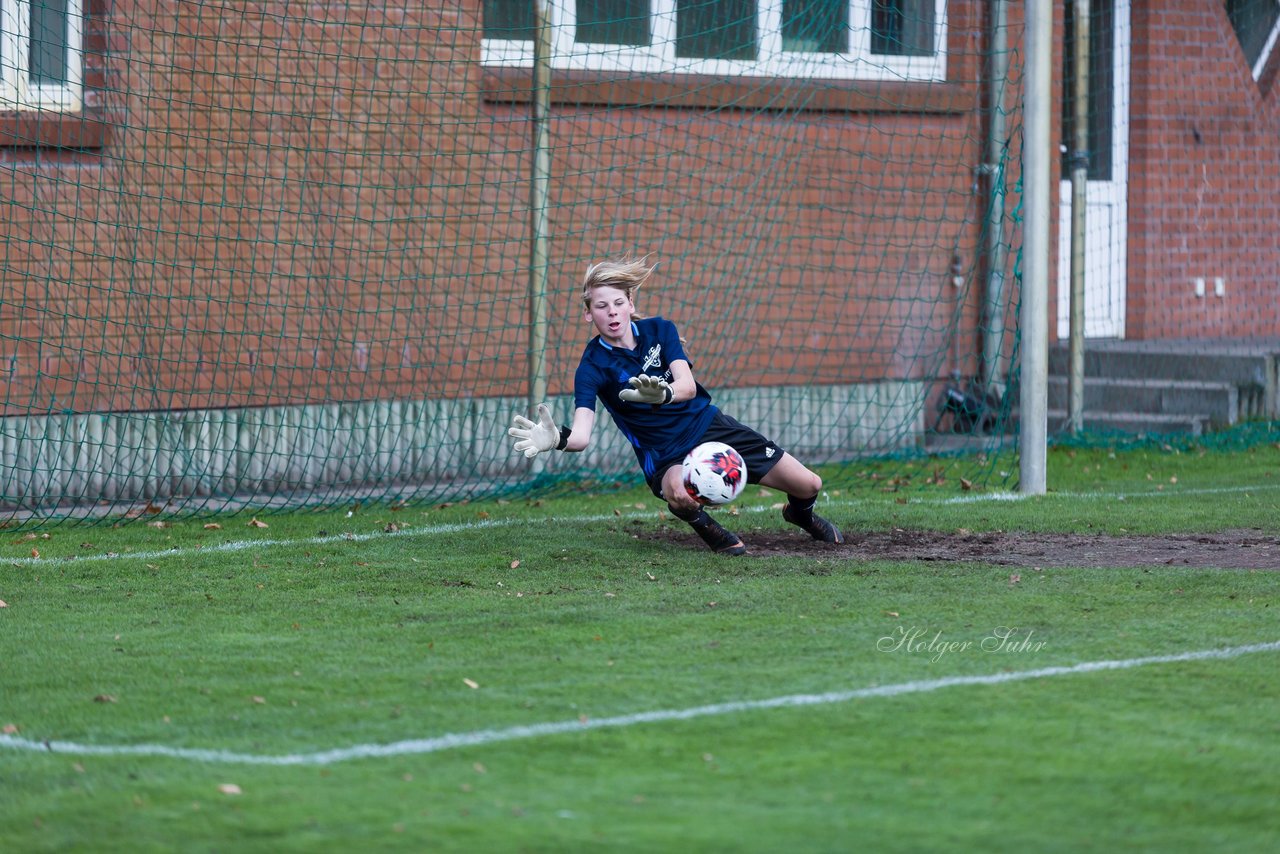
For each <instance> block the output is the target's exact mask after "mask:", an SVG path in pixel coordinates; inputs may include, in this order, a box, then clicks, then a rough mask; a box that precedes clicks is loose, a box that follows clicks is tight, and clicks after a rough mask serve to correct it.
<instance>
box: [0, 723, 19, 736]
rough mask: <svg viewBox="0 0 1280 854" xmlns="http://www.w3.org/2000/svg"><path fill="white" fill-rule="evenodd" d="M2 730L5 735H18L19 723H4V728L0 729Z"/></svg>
mask: <svg viewBox="0 0 1280 854" xmlns="http://www.w3.org/2000/svg"><path fill="white" fill-rule="evenodd" d="M0 732H3V733H4V734H5V735H17V734H18V725H17V724H5V725H4V729H2V730H0Z"/></svg>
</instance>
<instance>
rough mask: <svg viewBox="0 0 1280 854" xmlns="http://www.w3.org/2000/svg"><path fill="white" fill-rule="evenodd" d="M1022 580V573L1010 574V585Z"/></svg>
mask: <svg viewBox="0 0 1280 854" xmlns="http://www.w3.org/2000/svg"><path fill="white" fill-rule="evenodd" d="M1021 580H1022V576H1021V575H1017V574H1014V575H1011V576H1009V585H1010V586H1012V585H1014V584H1017V583H1018V582H1019V581H1021Z"/></svg>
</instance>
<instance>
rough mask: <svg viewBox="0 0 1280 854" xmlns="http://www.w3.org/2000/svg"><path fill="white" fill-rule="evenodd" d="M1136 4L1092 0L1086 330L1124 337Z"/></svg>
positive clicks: (1067, 175) (1065, 269)
mask: <svg viewBox="0 0 1280 854" xmlns="http://www.w3.org/2000/svg"><path fill="white" fill-rule="evenodd" d="M1129 3H1130V0H1090V3H1089V6H1090V14H1089V23H1090V27H1089V87H1088V88H1089V93H1088V94H1089V152H1088V157H1089V168H1088V175H1089V180H1088V191H1087V197H1086V198H1087V207H1086V213H1085V222H1086V224H1085V235H1084V241H1085V276H1084V292H1085V297H1084V335H1085V337H1086V338H1123V337H1124V304H1125V268H1126V259H1127V244H1128V220H1129V216H1128V206H1127V193H1128V172H1129ZM1065 5H1066V10H1067V24H1066V31H1065V32H1066V43H1067V47H1066V49H1065V50H1064V51H1063V53H1064V55H1065V56H1064V63H1063V64H1064V67H1065V70H1066V72H1067V73H1066V74H1064V77H1063V81H1064V87H1063V88H1064V97H1063V112H1064V121H1063V137H1062V142H1063V143H1064V144H1065V145H1066V146H1069V145H1070V144H1071V136H1070V134H1071V131H1070V127H1071V125H1070V118H1069V113H1070V110H1071V108H1072V107H1071V98H1070V92H1071V89H1072V88H1073V87H1072V86H1071V84H1070V80H1071V73H1070V72H1071V56H1070V55H1071V52H1072V50H1071V11H1072V7H1073V6H1074V4H1073V3H1072V2H1071V0H1067V2H1066V4H1065ZM1068 155H1069V152H1067V151H1065V150H1064V151H1063V158H1062V164H1063V168H1062V177H1063V179H1064V180H1063V181H1062V185H1061V191H1062V192H1061V201H1060V203H1059V207H1058V210H1059V219H1058V234H1059V237H1058V337H1059V338H1062V339H1065V338H1066V337H1067V336H1068V335H1069V334H1070V322H1071V309H1070V305H1071V180H1070V179H1071V168H1070V161H1069V160H1068Z"/></svg>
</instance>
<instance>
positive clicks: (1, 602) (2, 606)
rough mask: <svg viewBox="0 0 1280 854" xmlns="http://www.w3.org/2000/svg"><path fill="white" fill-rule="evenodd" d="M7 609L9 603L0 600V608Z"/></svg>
mask: <svg viewBox="0 0 1280 854" xmlns="http://www.w3.org/2000/svg"><path fill="white" fill-rule="evenodd" d="M8 607H9V603H8V602H6V601H4V600H3V599H0V608H8Z"/></svg>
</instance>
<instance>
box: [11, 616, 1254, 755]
mask: <svg viewBox="0 0 1280 854" xmlns="http://www.w3.org/2000/svg"><path fill="white" fill-rule="evenodd" d="M1276 651H1280V641H1273V642H1270V643H1256V644H1249V645H1247V646H1233V647H1228V648H1225V649H1206V650H1200V651H1197V652H1183V653H1177V654H1173V655H1153V656H1149V657H1146V658H1128V659H1122V660H1119V661H1089V662H1085V663H1083V664H1075V665H1071V666H1066V667H1043V668H1040V669H1038V670H1023V671H1014V672H1008V671H1006V672H1002V673H993V674H990V675H987V676H948V677H945V678H942V679H929V680H923V681H918V682H900V683H898V684H895V685H880V686H875V687H871V688H857V689H854V690H851V691H832V692H829V693H826V694H789V695H786V696H783V697H771V698H769V699H766V700H739V701H736V702H730V703H716V704H714V705H710V706H694V707H692V708H688V709H662V710H658V711H652V712H636V713H635V714H630V715H619V716H617V717H611V718H596V719H591V718H588V719H586V720H581V719H578V720H571V721H555V722H550V723H541V724H529V725H526V726H513V727H507V728H505V729H484V730H476V731H473V732H462V733H449V734H446V735H440V736H436V737H434V738H417V739H409V740H406V741H396V742H392V743H390V744H357V745H354V746H352V747H342V748H336V749H333V750H322V751H317V752H314V753H289V754H284V755H274V756H273V755H261V754H256V753H234V752H231V751H226V750H210V749H202V748H187V747H169V746H167V745H163V744H121V745H110V744H77V743H75V742H70V741H33V740H31V739H26V738H18V737H16V736H12V735H0V747H5V748H9V749H12V750H26V751H34V752H40V753H57V754H64V755H69V756H157V757H164V758H168V759H186V760H190V761H193V762H211V763H219V764H230V765H332V764H335V763H338V762H349V761H351V760H355V759H376V758H385V757H398V756H416V755H420V754H425V753H438V752H440V751H442V750H453V749H455V748H459V747H479V746H482V745H487V744H495V743H498V742H504V741H515V740H517V739H527V738H541V737H544V736H552V735H564V734H568V733H578V732H585V731H588V730H596V729H619V728H624V727H631V726H636V725H639V724H652V723H666V722H670V721H687V720H692V719H694V718H707V717H714V716H718V715H731V714H737V713H739V712H753V711H763V710H768V709H783V708H800V707H804V706H822V705H830V704H832V703H845V702H848V701H850V700H860V699H870V698H875V697H898V696H902V695H903V694H924V693H928V692H931V691H938V690H941V689H943V688H957V687H964V686H970V685H1000V684H1003V683H1005V682H1025V681H1028V680H1032V679H1049V678H1053V677H1055V676H1074V675H1078V674H1084V673H1096V672H1098V671H1103V670H1128V669H1131V668H1134V667H1145V666H1148V665H1152V664H1175V663H1179V662H1184V661H1205V660H1209V659H1229V658H1239V657H1240V656H1243V655H1249V654H1251V653H1255V652H1276Z"/></svg>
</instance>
